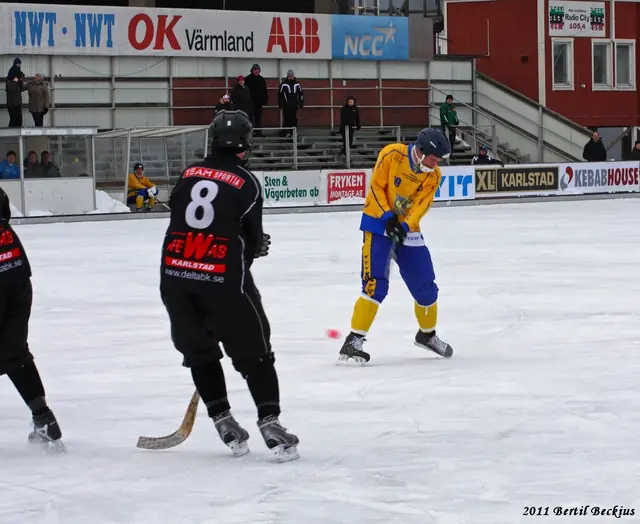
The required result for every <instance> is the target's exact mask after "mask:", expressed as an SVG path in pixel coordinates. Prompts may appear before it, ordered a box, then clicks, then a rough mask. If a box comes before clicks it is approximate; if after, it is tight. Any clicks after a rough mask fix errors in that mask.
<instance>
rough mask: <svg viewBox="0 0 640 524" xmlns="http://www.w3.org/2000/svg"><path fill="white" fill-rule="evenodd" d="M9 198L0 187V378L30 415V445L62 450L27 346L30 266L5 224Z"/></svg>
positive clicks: (6, 223)
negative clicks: (5, 379) (8, 382)
mask: <svg viewBox="0 0 640 524" xmlns="http://www.w3.org/2000/svg"><path fill="white" fill-rule="evenodd" d="M10 219H11V208H10V206H9V197H8V196H7V194H6V193H5V192H4V191H3V190H2V188H0V375H7V376H8V377H9V379H10V380H11V382H13V385H14V386H15V387H16V389H17V390H18V393H20V396H21V397H22V398H23V400H24V401H25V403H26V404H27V406H29V409H31V413H32V416H33V425H34V430H33V432H32V433H30V434H29V441H30V442H32V443H40V444H46V445H47V447H48V448H49V449H51V450H54V451H64V446H63V445H62V441H61V440H60V439H61V437H62V433H61V431H60V426H59V425H58V421H57V420H56V417H55V416H54V415H53V412H52V411H51V409H49V406H47V401H46V400H45V394H44V386H43V385H42V380H41V379H40V374H39V373H38V368H37V367H36V364H35V362H34V361H33V355H32V354H31V351H30V350H29V345H28V343H27V337H28V331H29V317H30V316H31V300H32V294H33V290H32V288H31V266H30V265H29V260H28V259H27V255H26V253H25V251H24V248H23V247H22V243H21V242H20V239H19V238H18V235H17V234H16V233H15V231H14V230H13V229H12V228H11V226H10V225H9V220H10Z"/></svg>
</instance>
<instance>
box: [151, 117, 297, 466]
mask: <svg viewBox="0 0 640 524" xmlns="http://www.w3.org/2000/svg"><path fill="white" fill-rule="evenodd" d="M251 132H252V125H251V122H250V120H249V119H248V117H247V116H246V115H245V113H243V112H242V111H226V110H223V111H220V112H219V113H217V114H216V115H215V117H214V119H213V122H212V124H211V128H210V132H209V135H210V137H211V153H210V155H209V156H208V157H207V158H205V159H204V160H202V161H201V162H198V163H197V164H194V165H192V166H191V167H189V168H187V169H186V170H185V171H184V173H183V174H182V176H181V178H180V180H179V181H178V183H177V184H176V186H175V188H174V190H173V192H172V193H171V197H170V201H169V207H170V208H171V220H170V223H169V227H168V229H167V233H166V236H165V240H164V244H163V251H162V264H161V270H160V271H161V276H160V291H161V295H162V300H163V302H164V305H165V307H166V309H167V313H168V314H169V320H170V323H171V338H172V340H173V343H174V345H175V347H176V349H177V350H178V351H179V352H180V353H182V354H183V356H184V359H183V365H184V366H185V367H188V368H190V370H191V376H192V377H193V382H194V384H195V386H196V389H197V390H198V392H199V393H200V396H201V398H202V400H203V402H204V404H205V405H206V407H207V411H208V414H209V416H210V417H211V418H212V419H213V422H214V424H215V427H216V429H217V431H218V434H219V435H220V438H221V439H222V441H223V442H224V443H225V444H226V445H227V446H229V448H231V450H232V451H233V453H234V455H236V456H241V455H244V454H245V453H247V452H248V451H249V448H248V445H247V440H248V439H249V434H248V433H247V431H246V430H245V429H243V428H242V427H241V426H240V425H239V424H238V422H237V421H236V420H235V418H234V417H233V415H232V414H231V411H230V409H231V408H230V405H229V401H228V400H227V388H226V384H225V377H224V373H223V369H222V365H221V362H220V359H221V358H222V357H223V354H222V351H221V350H220V346H219V344H220V343H222V345H223V347H224V350H225V353H226V354H227V356H229V357H230V358H231V361H232V362H233V366H234V368H235V369H236V370H237V371H238V372H239V373H241V374H242V376H243V378H244V379H245V380H246V381H247V385H248V387H249V391H250V392H251V396H252V397H253V400H254V402H255V404H256V407H257V409H258V428H259V429H260V432H261V434H262V437H263V438H264V440H265V443H266V445H267V447H269V448H270V449H271V450H273V451H274V453H275V454H276V455H277V457H278V459H279V460H281V461H288V460H293V459H296V458H298V451H297V444H298V437H296V436H295V435H292V434H291V433H288V432H287V430H286V429H285V428H283V427H282V426H281V425H280V422H279V420H278V416H279V415H280V392H279V386H278V376H277V374H276V369H275V367H274V362H275V358H274V354H273V352H272V350H271V342H270V328H269V322H268V320H267V317H266V315H265V312H264V310H263V308H262V302H261V298H260V293H259V292H258V290H257V288H256V286H255V284H254V282H253V278H252V276H251V272H250V269H249V268H250V267H251V264H252V263H253V260H254V259H255V258H258V257H262V256H266V255H267V254H268V251H269V245H270V240H269V235H267V234H265V233H264V232H263V229H262V203H263V199H262V190H261V187H260V184H259V182H258V180H257V179H256V177H255V176H254V175H253V174H252V173H251V172H250V171H248V170H247V169H245V168H244V167H243V165H244V164H245V163H246V159H247V155H248V153H249V148H250V143H251Z"/></svg>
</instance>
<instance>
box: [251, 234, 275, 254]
mask: <svg viewBox="0 0 640 524" xmlns="http://www.w3.org/2000/svg"><path fill="white" fill-rule="evenodd" d="M270 245H271V235H268V234H267V233H262V238H261V239H260V243H259V244H258V248H257V249H256V254H255V255H254V258H260V257H266V256H267V255H268V254H269V246H270Z"/></svg>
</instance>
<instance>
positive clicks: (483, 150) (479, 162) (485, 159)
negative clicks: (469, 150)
mask: <svg viewBox="0 0 640 524" xmlns="http://www.w3.org/2000/svg"><path fill="white" fill-rule="evenodd" d="M491 164H500V165H501V166H504V164H503V163H502V162H501V161H500V160H499V159H498V158H493V157H492V156H491V155H490V154H489V148H487V146H485V145H482V146H480V149H479V150H478V154H477V155H476V156H474V157H473V159H471V165H472V166H487V165H491Z"/></svg>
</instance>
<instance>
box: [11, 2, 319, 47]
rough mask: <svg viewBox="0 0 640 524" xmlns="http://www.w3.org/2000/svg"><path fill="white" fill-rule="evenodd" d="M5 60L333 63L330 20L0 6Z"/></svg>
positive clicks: (280, 15) (250, 14) (132, 9)
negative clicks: (10, 56) (38, 57)
mask: <svg viewBox="0 0 640 524" xmlns="http://www.w3.org/2000/svg"><path fill="white" fill-rule="evenodd" d="M0 20H2V27H3V31H2V33H0V49H1V51H2V54H15V55H18V56H19V55H20V54H25V53H29V54H47V55H82V54H92V55H96V54H98V55H114V56H118V55H120V56H123V55H125V56H127V55H128V56H192V57H228V58H242V57H245V58H252V59H254V58H255V59H257V58H295V59H301V58H313V59H329V58H331V15H306V14H305V15H302V14H286V13H262V12H261V13H256V12H244V11H206V10H196V9H189V10H187V9H142V8H135V7H91V6H61V5H43V4H3V5H2V6H0Z"/></svg>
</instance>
